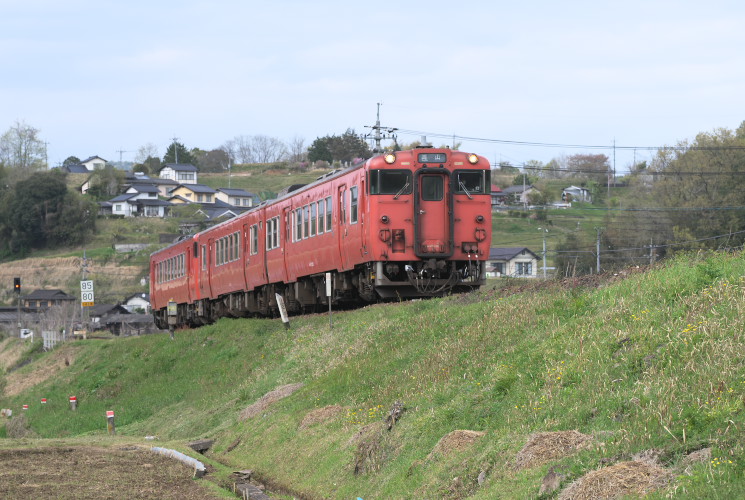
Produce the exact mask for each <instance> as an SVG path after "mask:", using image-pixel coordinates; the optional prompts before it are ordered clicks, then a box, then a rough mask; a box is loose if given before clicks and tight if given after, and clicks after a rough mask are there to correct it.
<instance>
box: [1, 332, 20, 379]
mask: <svg viewBox="0 0 745 500" xmlns="http://www.w3.org/2000/svg"><path fill="white" fill-rule="evenodd" d="M25 348H26V344H25V343H24V342H22V341H20V340H19V339H13V338H8V339H5V340H3V341H2V342H0V372H4V371H5V370H7V369H8V368H10V367H12V366H14V365H15V364H16V363H17V362H18V360H19V359H21V356H22V355H23V350H24V349H25Z"/></svg>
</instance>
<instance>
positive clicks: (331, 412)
mask: <svg viewBox="0 0 745 500" xmlns="http://www.w3.org/2000/svg"><path fill="white" fill-rule="evenodd" d="M342 413H344V408H343V407H341V406H339V405H330V406H324V407H323V408H316V409H315V410H312V411H310V412H308V413H307V414H306V415H305V417H303V421H302V422H300V429H307V428H308V427H310V426H313V425H316V424H321V423H324V422H328V421H330V420H334V419H335V418H336V417H338V416H339V415H340V414H342Z"/></svg>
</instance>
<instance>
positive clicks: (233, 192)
mask: <svg viewBox="0 0 745 500" xmlns="http://www.w3.org/2000/svg"><path fill="white" fill-rule="evenodd" d="M217 190H218V191H220V192H221V193H225V194H227V195H228V196H246V197H249V198H250V197H253V196H255V195H254V194H253V193H249V192H248V191H246V190H245V189H238V188H217Z"/></svg>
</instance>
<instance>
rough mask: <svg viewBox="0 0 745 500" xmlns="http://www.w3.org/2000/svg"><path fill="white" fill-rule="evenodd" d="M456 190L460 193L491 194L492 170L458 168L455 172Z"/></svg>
mask: <svg viewBox="0 0 745 500" xmlns="http://www.w3.org/2000/svg"><path fill="white" fill-rule="evenodd" d="M455 192H456V193H458V194H468V195H471V194H490V193H491V171H489V170H458V171H456V172H455Z"/></svg>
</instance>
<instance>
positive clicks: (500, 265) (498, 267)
mask: <svg viewBox="0 0 745 500" xmlns="http://www.w3.org/2000/svg"><path fill="white" fill-rule="evenodd" d="M492 265H493V266H494V272H495V273H498V274H499V275H500V276H503V275H504V262H494V263H493V264H492Z"/></svg>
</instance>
